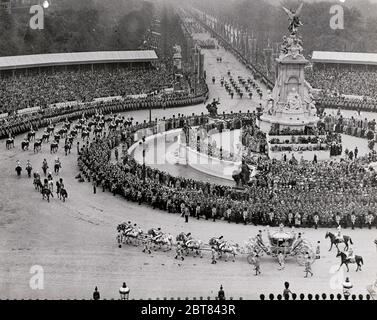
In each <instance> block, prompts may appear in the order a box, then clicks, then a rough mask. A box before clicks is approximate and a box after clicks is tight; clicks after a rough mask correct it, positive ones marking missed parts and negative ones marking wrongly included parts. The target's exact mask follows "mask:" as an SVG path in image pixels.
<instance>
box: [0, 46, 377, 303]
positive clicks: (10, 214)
mask: <svg viewBox="0 0 377 320" xmlns="http://www.w3.org/2000/svg"><path fill="white" fill-rule="evenodd" d="M205 54H206V65H205V68H206V70H207V77H209V78H210V77H211V76H212V74H215V75H216V77H219V76H220V75H221V74H223V72H224V71H226V69H227V68H232V70H235V71H234V72H235V73H245V74H246V73H247V72H248V71H247V70H246V69H245V68H244V67H243V66H242V65H241V64H240V63H239V62H238V61H237V60H236V59H235V58H234V57H233V56H231V54H230V53H227V52H225V51H224V52H223V63H216V59H215V57H216V55H218V52H217V50H207V51H206V53H205ZM237 63H238V64H237ZM209 90H210V97H218V96H220V101H221V102H222V105H220V108H219V112H222V111H226V112H230V111H231V110H234V111H235V112H237V111H238V109H241V110H247V108H250V110H252V107H253V106H254V107H255V105H256V104H257V103H258V101H255V102H254V104H253V105H252V106H250V105H249V101H248V99H245V98H244V99H243V101H241V100H238V99H233V100H231V99H230V98H227V97H226V96H227V95H226V93H225V89H223V88H221V87H220V85H219V84H215V85H212V84H209ZM232 101H233V102H232ZM192 112H195V113H200V112H206V110H205V109H204V106H203V105H199V106H189V107H187V108H175V109H166V110H162V109H161V110H153V111H152V114H153V118H154V117H163V116H166V117H170V116H172V115H173V114H178V113H185V114H191V113H192ZM124 115H125V116H130V115H132V116H133V117H134V118H135V121H142V120H143V119H148V111H135V112H132V114H130V113H125V114H124ZM40 134H41V130H40V131H39V132H38V133H37V136H38V135H40ZM22 138H23V136H18V137H16V138H15V146H16V148H15V149H12V150H6V149H5V141H1V144H0V150H1V152H0V182H1V183H0V256H1V259H0V299H6V298H9V299H28V298H31V299H37V298H38V299H45V298H47V299H68V298H69V299H83V298H84V299H91V297H92V292H93V290H94V287H95V286H98V289H99V291H100V293H101V298H107V299H110V298H119V294H118V288H119V287H120V286H121V284H122V283H123V282H126V283H127V286H128V287H129V288H130V289H131V294H130V298H136V299H138V298H144V299H146V298H156V297H159V298H163V297H168V298H170V297H175V298H177V297H181V298H182V299H183V298H185V297H190V298H191V297H197V298H198V297H200V296H202V297H205V298H206V297H207V296H210V297H212V298H214V297H215V296H216V294H217V291H218V290H219V287H220V284H222V285H223V286H224V290H225V292H226V295H227V297H234V298H238V297H241V296H242V297H243V298H244V299H258V298H259V295H260V294H261V293H264V294H268V293H271V292H272V293H274V294H279V293H282V291H283V284H284V281H289V282H290V284H291V289H292V291H293V292H297V293H301V292H303V293H309V292H310V293H323V292H325V293H328V294H329V293H339V292H341V289H340V288H337V286H336V285H334V283H335V284H337V283H338V284H339V281H340V279H341V278H340V277H341V276H343V275H342V274H338V273H334V271H333V270H334V266H335V268H336V266H338V265H339V259H338V258H336V257H335V255H336V252H335V250H333V251H332V252H328V251H327V250H328V248H329V243H328V242H327V241H326V240H325V233H326V231H327V230H326V229H319V230H314V229H300V230H297V231H301V232H303V237H305V238H306V239H308V240H309V241H310V242H311V243H312V244H313V245H315V244H316V243H317V241H318V240H320V241H321V248H322V252H321V259H319V260H318V261H316V262H315V263H314V265H313V272H314V276H313V277H312V278H307V279H305V278H304V268H303V267H300V266H299V265H298V264H297V262H296V261H295V260H294V259H290V260H287V261H286V266H285V269H284V270H281V271H278V270H277V267H278V266H277V261H276V260H274V259H273V258H271V257H263V258H262V259H261V272H262V274H261V275H260V276H257V277H256V276H254V270H253V269H252V267H251V265H249V264H248V263H247V261H246V256H242V255H238V256H237V257H236V262H235V263H233V262H224V261H219V262H218V263H217V264H211V263H210V262H211V259H210V256H209V254H208V253H205V254H204V257H203V259H200V258H193V257H187V258H186V259H185V260H184V261H183V262H180V261H179V262H178V261H177V260H175V259H174V255H175V253H174V252H154V251H153V252H152V254H150V255H148V254H144V253H142V248H141V247H134V246H126V245H124V246H122V248H118V245H117V242H116V226H117V225H118V224H119V223H121V222H123V221H128V220H130V221H131V222H132V223H137V224H138V225H139V226H141V227H142V228H143V230H144V231H147V230H148V229H150V228H152V227H155V228H157V227H161V228H162V230H163V231H164V232H168V233H171V234H172V235H174V237H175V236H176V235H177V234H179V233H180V232H191V233H192V236H193V237H195V238H196V239H201V240H203V241H204V242H205V243H208V240H209V239H210V238H211V237H213V236H221V235H223V236H224V239H226V240H232V241H234V242H237V243H239V244H240V245H243V244H244V242H245V241H246V240H247V239H248V238H249V237H251V236H255V235H256V234H257V232H258V230H259V229H262V230H265V228H264V227H258V226H251V225H247V226H245V225H241V224H234V223H231V224H228V223H225V222H223V221H216V222H212V221H209V220H208V221H205V220H203V219H201V220H196V219H195V220H194V219H190V220H189V223H185V222H184V219H183V218H181V217H180V215H179V214H169V213H167V212H165V211H159V210H157V209H156V210H153V209H152V208H151V207H148V206H144V205H141V206H139V205H137V203H133V202H127V201H126V200H124V199H123V198H122V197H120V196H115V197H114V196H112V194H111V193H109V192H104V193H103V192H102V190H100V189H98V190H97V194H93V190H92V185H91V183H87V182H85V183H79V182H78V181H77V180H76V179H75V176H76V175H77V173H78V167H77V154H76V148H75V147H74V148H72V153H71V154H70V155H68V156H67V157H66V156H64V150H63V148H62V144H60V146H59V151H58V153H57V154H56V155H51V154H50V153H49V145H47V144H43V146H42V153H38V154H34V153H33V152H32V151H25V152H22V151H21V148H20V145H21V140H22ZM80 141H81V140H80ZM74 144H75V143H74ZM80 144H82V142H80ZM56 156H59V157H60V159H61V161H62V169H61V177H62V178H63V179H64V182H65V186H66V188H67V191H68V199H67V201H66V202H65V203H63V202H62V201H60V200H58V199H56V196H55V198H54V199H52V200H51V201H50V203H47V201H44V200H42V197H41V194H40V193H38V192H37V191H35V190H34V187H33V183H32V179H28V178H27V175H26V172H25V169H24V167H25V164H26V162H27V160H30V161H31V163H32V166H33V169H34V171H39V172H42V169H41V165H42V161H43V159H44V158H46V159H47V161H48V163H49V166H50V170H51V169H52V164H53V160H54V158H55V157H56ZM17 160H20V162H21V164H22V167H23V169H24V170H23V172H22V177H21V178H17V176H16V173H15V166H16V161H17ZM333 231H334V230H333ZM344 234H347V235H349V236H351V237H352V240H353V242H354V252H355V254H358V255H361V256H363V259H364V263H365V265H364V266H363V271H362V272H357V273H356V272H355V271H354V270H355V266H354V265H351V266H350V272H349V276H350V279H351V281H352V283H353V284H354V289H353V292H355V293H363V294H365V293H366V286H367V285H368V284H370V283H372V281H373V280H374V279H375V272H376V266H377V253H376V247H375V245H374V243H373V240H374V239H375V238H376V236H375V235H376V230H375V229H374V230H367V229H363V230H360V229H357V230H349V229H347V230H344ZM264 237H265V241H267V238H266V233H265V232H264ZM36 265H37V266H41V267H42V268H43V276H44V289H42V290H38V289H37V290H33V289H31V288H30V279H31V277H32V276H33V274H32V273H30V270H31V268H32V267H33V266H36Z"/></svg>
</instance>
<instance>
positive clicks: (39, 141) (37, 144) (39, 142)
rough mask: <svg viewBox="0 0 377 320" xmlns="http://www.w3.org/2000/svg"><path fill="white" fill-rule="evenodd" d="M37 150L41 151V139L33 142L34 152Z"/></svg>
mask: <svg viewBox="0 0 377 320" xmlns="http://www.w3.org/2000/svg"><path fill="white" fill-rule="evenodd" d="M39 151H42V141H41V140H37V141H35V142H34V153H35V152H37V153H38V152H39Z"/></svg>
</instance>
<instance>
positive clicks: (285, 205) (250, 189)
mask: <svg viewBox="0 0 377 320" xmlns="http://www.w3.org/2000/svg"><path fill="white" fill-rule="evenodd" d="M169 121H170V120H169ZM169 121H167V124H166V125H167V126H169V125H168V123H169ZM177 124H178V125H180V126H184V125H185V121H184V120H181V121H180V122H178V123H177ZM170 127H171V124H170ZM136 129H137V128H135V127H132V126H131V127H128V128H127V129H126V135H124V136H123V137H121V136H119V134H118V135H117V134H116V133H115V134H114V133H113V134H110V135H108V136H107V137H104V138H100V139H97V140H96V141H94V142H92V144H91V145H89V146H88V147H85V148H84V149H83V150H82V153H81V155H80V157H79V166H80V168H81V170H82V172H83V175H84V176H85V177H86V178H87V179H91V180H93V179H94V180H95V181H96V183H97V184H98V185H99V186H102V187H103V189H104V190H106V189H108V190H110V191H112V192H113V194H114V195H115V194H120V195H123V196H124V197H125V198H126V199H128V200H131V201H137V202H139V204H141V203H147V204H149V205H151V206H152V207H153V208H159V209H162V210H166V211H168V212H171V213H182V212H184V211H182V210H185V208H186V207H187V208H188V209H189V211H190V214H191V215H192V216H196V217H197V218H201V217H203V218H206V219H214V220H215V219H219V218H221V219H225V220H229V221H234V222H244V223H254V224H262V225H278V224H279V223H280V222H283V223H285V224H286V225H291V226H292V225H295V226H298V227H311V226H314V225H315V224H316V222H315V221H316V219H315V216H318V217H319V219H318V225H319V226H324V227H332V226H337V225H339V224H340V225H342V226H343V227H347V226H351V224H352V219H351V216H352V215H355V216H356V222H355V225H356V226H360V227H364V226H370V227H372V226H373V225H375V223H376V219H375V214H376V212H377V211H376V210H377V196H376V194H377V193H376V191H377V175H376V172H375V171H374V170H373V169H370V168H368V166H367V164H368V163H370V162H372V161H376V160H377V155H376V153H370V154H369V155H368V156H367V157H364V158H353V159H352V160H350V159H343V160H341V161H340V162H338V161H328V162H318V163H317V162H314V161H305V160H302V161H300V162H297V161H290V159H287V161H276V160H268V159H265V158H262V157H261V158H260V159H259V160H258V161H257V163H255V165H256V167H257V171H258V174H257V176H256V179H255V181H254V182H253V183H251V184H250V185H248V186H247V187H246V188H245V190H244V192H239V191H237V190H235V189H233V188H231V187H228V186H223V185H217V184H211V183H207V182H201V181H195V180H192V179H189V178H184V177H175V176H172V175H170V174H168V173H166V172H162V171H160V170H158V169H152V168H150V167H144V166H143V165H141V164H139V163H137V162H136V161H135V160H134V159H133V158H132V157H130V156H125V157H124V158H123V160H122V162H118V163H113V162H111V161H110V157H111V149H112V148H114V147H116V146H117V145H118V144H119V143H120V142H121V141H122V140H125V141H126V142H127V145H130V144H132V143H133V142H134V141H133V140H132V139H133V134H132V132H133V131H134V130H136Z"/></svg>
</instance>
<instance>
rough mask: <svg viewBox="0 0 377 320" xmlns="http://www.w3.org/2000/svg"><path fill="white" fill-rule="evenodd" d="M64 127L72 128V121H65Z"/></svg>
mask: <svg viewBox="0 0 377 320" xmlns="http://www.w3.org/2000/svg"><path fill="white" fill-rule="evenodd" d="M63 127H64V128H66V129H67V130H69V129H71V123H70V122H69V121H66V122H64V124H63Z"/></svg>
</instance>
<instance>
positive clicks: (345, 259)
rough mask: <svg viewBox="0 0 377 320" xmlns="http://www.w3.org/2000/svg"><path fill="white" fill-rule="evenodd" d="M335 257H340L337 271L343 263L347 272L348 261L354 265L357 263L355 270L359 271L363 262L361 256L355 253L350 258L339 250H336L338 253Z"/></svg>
mask: <svg viewBox="0 0 377 320" xmlns="http://www.w3.org/2000/svg"><path fill="white" fill-rule="evenodd" d="M336 257H340V260H341V263H340V266H339V269H338V271H339V270H340V268H341V267H342V265H343V264H345V265H346V267H347V272H349V271H350V269H349V268H348V264H350V263H356V265H357V268H356V272H357V271H358V270H360V271H361V266H362V265H363V264H364V261H363V257H362V256H357V255H355V258H353V259H351V258H349V257H347V254H345V253H344V252H342V251H339V250H338V254H337V255H336Z"/></svg>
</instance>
